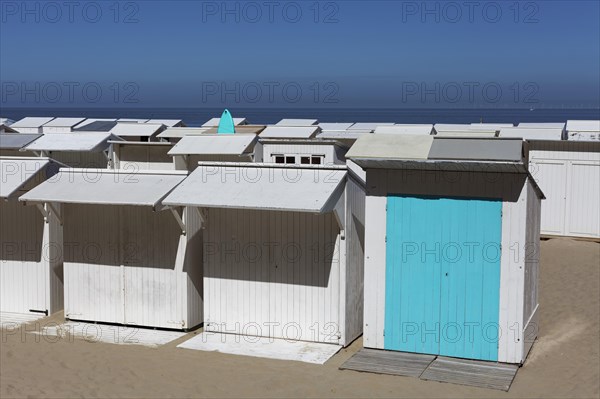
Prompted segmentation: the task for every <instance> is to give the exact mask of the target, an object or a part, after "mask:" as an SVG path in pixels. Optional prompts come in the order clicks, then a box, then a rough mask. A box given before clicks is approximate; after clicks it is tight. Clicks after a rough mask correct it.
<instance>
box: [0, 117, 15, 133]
mask: <svg viewBox="0 0 600 399" xmlns="http://www.w3.org/2000/svg"><path fill="white" fill-rule="evenodd" d="M13 123H15V121H13V120H12V119H8V118H0V133H18V132H17V131H16V130H15V129H13V128H11V127H10V126H11V125H12V124H13Z"/></svg>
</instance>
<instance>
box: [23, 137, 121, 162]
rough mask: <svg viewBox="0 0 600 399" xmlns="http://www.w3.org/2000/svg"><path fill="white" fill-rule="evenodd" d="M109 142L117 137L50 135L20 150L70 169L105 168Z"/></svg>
mask: <svg viewBox="0 0 600 399" xmlns="http://www.w3.org/2000/svg"><path fill="white" fill-rule="evenodd" d="M110 140H118V137H116V136H114V135H112V134H110V133H102V132H100V133H91V132H87V133H75V132H74V133H52V134H45V135H43V136H41V137H39V138H38V139H36V140H34V141H33V142H31V143H30V144H28V145H27V146H25V147H23V148H22V149H21V150H22V151H28V152H33V153H34V154H37V155H39V156H43V157H49V158H52V159H54V160H56V161H58V162H61V163H63V164H65V165H67V166H71V167H78V168H82V167H83V168H106V167H107V164H108V156H109V155H108V149H109V146H110V144H109V141H110Z"/></svg>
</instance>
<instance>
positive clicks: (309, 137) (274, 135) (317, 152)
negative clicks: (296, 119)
mask: <svg viewBox="0 0 600 399" xmlns="http://www.w3.org/2000/svg"><path fill="white" fill-rule="evenodd" d="M318 133H320V129H319V127H318V126H317V125H311V126H268V127H267V128H266V129H265V130H263V132H262V133H261V134H260V135H259V137H260V144H261V145H262V153H263V155H262V159H263V160H264V162H269V163H277V164H296V165H334V164H338V165H339V164H344V163H345V158H344V154H345V153H346V151H348V147H347V146H346V145H343V144H341V143H340V142H338V141H336V140H326V139H322V138H321V137H319V140H315V138H316V137H317V134H318Z"/></svg>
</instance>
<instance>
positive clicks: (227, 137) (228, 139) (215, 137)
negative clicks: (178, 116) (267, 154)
mask: <svg viewBox="0 0 600 399" xmlns="http://www.w3.org/2000/svg"><path fill="white" fill-rule="evenodd" d="M257 143H258V136H257V135H256V134H242V133H235V134H202V135H194V136H185V137H183V138H182V139H181V140H179V142H178V143H177V144H175V145H174V146H173V148H171V149H170V150H169V152H168V154H169V155H170V156H172V157H173V159H174V162H175V168H176V169H177V170H189V171H192V170H194V169H196V167H197V166H198V162H199V161H222V162H254V161H256V160H257V157H256V154H255V147H257ZM261 156H262V153H260V151H259V154H258V160H260V159H261Z"/></svg>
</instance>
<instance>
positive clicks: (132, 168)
mask: <svg viewBox="0 0 600 399" xmlns="http://www.w3.org/2000/svg"><path fill="white" fill-rule="evenodd" d="M108 143H109V144H110V154H111V155H110V162H109V168H110V169H122V170H126V171H129V172H131V173H136V172H138V171H140V170H175V162H174V160H173V157H171V156H170V155H169V150H171V148H173V144H172V143H169V142H156V141H154V142H153V141H151V142H141V141H124V140H111V141H109V142H108Z"/></svg>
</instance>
